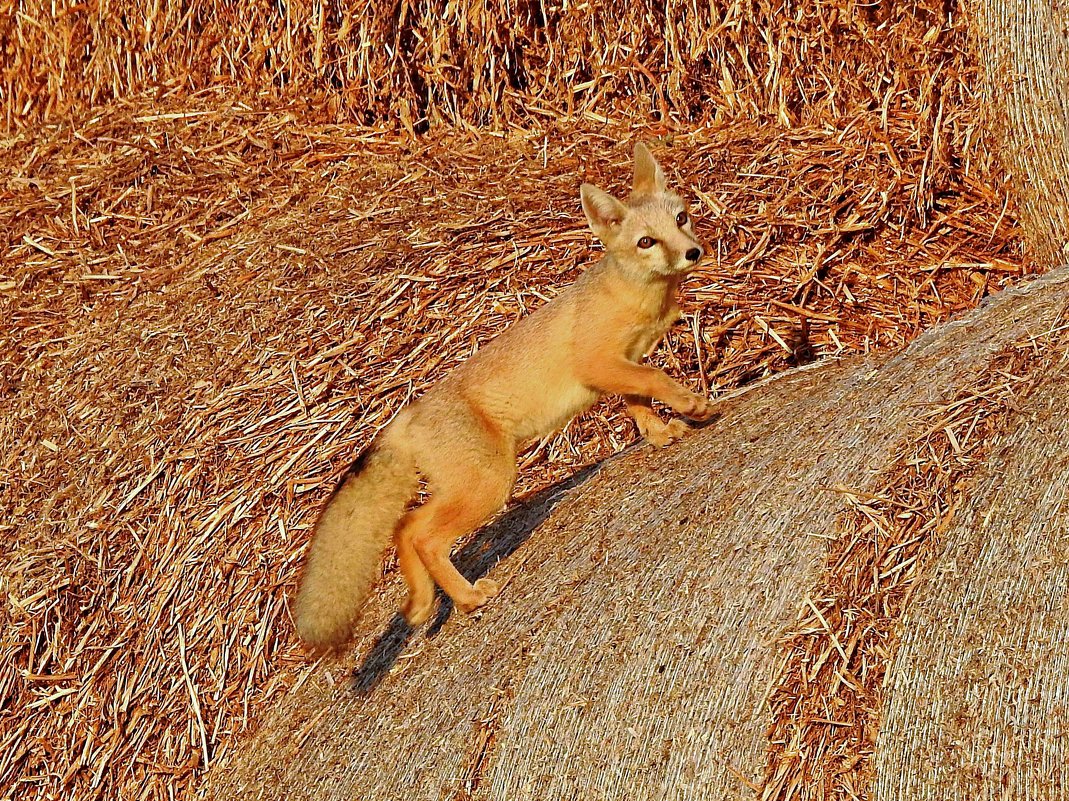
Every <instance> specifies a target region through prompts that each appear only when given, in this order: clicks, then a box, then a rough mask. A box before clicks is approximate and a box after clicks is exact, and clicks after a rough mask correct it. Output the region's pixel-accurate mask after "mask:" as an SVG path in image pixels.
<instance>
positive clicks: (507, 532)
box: [352, 464, 601, 694]
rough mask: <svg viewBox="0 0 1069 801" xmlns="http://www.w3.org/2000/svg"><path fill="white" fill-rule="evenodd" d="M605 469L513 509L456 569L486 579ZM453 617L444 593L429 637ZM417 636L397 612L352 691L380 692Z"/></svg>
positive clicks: (468, 549)
mask: <svg viewBox="0 0 1069 801" xmlns="http://www.w3.org/2000/svg"><path fill="white" fill-rule="evenodd" d="M600 466H601V465H600V464H595V465H590V466H589V467H585V468H583V469H582V470H580V471H579V472H578V473H576V474H575V475H574V476H572V477H571V478H569V479H567V480H566V481H562V482H560V483H559V484H555V485H553V486H552V487H547V488H546V489H544V490H542V491H541V492H539V493H537V494H535V495H533V496H531V497H530V498H529V499H528V500H527V502H526V503H524V504H523V505H521V506H517V507H515V508H514V509H510V510H509V511H508V512H506V513H505V514H504V515H502V516H501V517H499V518H498V519H497V520H495V521H494V522H493V523H491V524H490V525H488V526H484V527H483V528H481V529H480V530H479V531H478V533H477V534H476V535H475V537H474V539H472V541H471V542H469V543H468V544H467V545H465V546H464V547H463V548H462V549H461V550H460V551H459V552H457V553H456V554H455V555H454V557H453V561H454V562H455V563H456V566H457V569H458V570H459V571H460V572H461V573H462V574H463V575H464V577H465V578H467V579H468V580H469V581H475V580H476V579H477V578H480V577H482V576H484V575H486V573H487V572H488V571H489V570H490V568H491V567H493V566H494V565H495V564H497V562H499V561H500V560H502V559H504V558H505V557H507V556H509V555H511V554H512V553H513V552H515V551H516V549H518V548H519V547H520V546H521V545H522V544H523V543H524V542H526V541H527V539H528V538H529V537H530V536H531V534H532V533H533V532H534V530H535V529H536V528H538V526H539V525H541V523H542V521H543V520H545V519H546V518H547V517H549V513H550V512H552V511H553V509H554V507H556V505H557V504H558V503H560V501H561V500H562V499H563V498H564V495H565V493H566V492H567V491H568V490H570V489H573V488H575V487H578V486H579V485H580V484H582V483H583V482H585V481H586V480H587V479H589V478H590V477H591V476H592V475H594V473H596V472H597V470H598V468H599V467H600ZM452 613H453V602H452V600H450V598H449V597H448V596H447V595H445V594H443V593H442V592H441V591H440V590H439V591H438V614H437V616H436V617H435V618H434V620H433V621H431V624H430V626H429V627H428V628H427V636H428V637H433V636H434V635H436V634H437V633H438V632H439V631H440V630H441V628H442V626H443V625H445V622H446V621H447V620H449V617H450V615H452ZM413 633H414V629H413V628H412V627H411V626H409V625H408V623H407V622H406V621H405V619H404V617H402V616H401V614H400V613H398V614H397V615H396V616H395V617H394V619H393V620H392V621H391V622H390V625H389V627H388V628H387V629H386V631H384V632H383V633H382V635H381V636H380V637H379V639H378V640H377V641H376V642H375V645H374V646H373V647H372V648H371V651H370V652H369V653H368V655H367V657H365V659H364V661H363V663H362V664H361V665H360V667H359V668H357V670H356V672H355V673H354V674H353V683H352V687H353V689H354V690H355V691H356V692H357V693H360V694H366V693H369V692H371V691H372V690H373V689H375V687H376V686H377V685H378V683H379V682H380V681H381V680H382V679H383V678H384V677H385V676H386V674H387V673H389V672H390V668H391V667H393V665H394V663H395V662H396V661H397V657H399V656H400V655H401V653H402V651H404V649H405V646H406V645H407V644H408V641H409V640H410V639H411V638H412V635H413Z"/></svg>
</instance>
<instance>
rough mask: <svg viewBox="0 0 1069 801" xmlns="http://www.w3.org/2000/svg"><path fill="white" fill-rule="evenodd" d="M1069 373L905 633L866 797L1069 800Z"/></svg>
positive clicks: (987, 477) (985, 491) (974, 501)
mask: <svg viewBox="0 0 1069 801" xmlns="http://www.w3.org/2000/svg"><path fill="white" fill-rule="evenodd" d="M1067 379H1069V373H1067V371H1066V361H1065V358H1064V353H1063V358H1062V360H1061V362H1060V364H1059V365H1058V366H1057V369H1056V370H1054V371H1052V374H1051V375H1050V377H1049V378H1048V379H1047V380H1045V381H1044V383H1043V385H1042V386H1041V387H1040V388H1039V389H1038V390H1036V391H1035V392H1033V393H1032V394H1031V396H1030V397H1029V400H1028V403H1027V404H1025V405H1023V406H1022V408H1020V409H1019V410H1018V411H1017V412H1016V414H1014V416H1013V417H1014V424H1013V427H1012V430H1010V431H1009V432H1008V433H1007V434H1006V436H1005V437H1003V438H1002V439H1001V441H1000V442H999V443H998V447H997V450H996V451H995V452H994V453H992V455H991V457H990V459H989V460H988V462H987V464H986V465H985V466H984V470H983V475H982V476H981V477H980V478H979V480H978V481H977V482H976V485H975V487H974V489H973V490H972V491H971V492H970V493H969V498H968V501H967V503H966V504H965V506H964V508H962V509H961V510H960V511H959V512H958V514H956V515H955V521H954V525H953V526H952V527H951V529H950V531H949V532H948V533H947V535H946V537H945V543H944V545H943V548H942V551H941V552H940V554H939V557H938V559H937V560H936V561H935V563H934V564H933V565H932V566H931V567H929V568H928V570H927V571H926V578H925V579H924V580H923V581H922V583H921V585H920V586H919V588H918V590H917V593H916V597H915V600H914V601H913V604H912V605H911V607H910V610H909V611H908V612H907V614H906V616H905V619H904V620H903V624H902V636H901V641H900V644H899V647H898V650H897V653H896V655H895V658H894V661H893V663H892V665H891V667H890V669H889V671H888V675H889V679H890V680H889V687H888V700H887V701H886V705H885V709H884V720H883V724H882V726H881V730H880V738H879V744H878V748H877V751H876V758H875V765H876V779H875V783H874V787H873V798H874V799H900V798H909V799H913V801H930V800H933V799H971V798H986V797H992V796H991V794H992V793H993V792H994V791H996V790H997V791H998V795H997V797H999V798H1007V799H1017V798H1022V799H1023V798H1027V799H1037V800H1038V799H1052V800H1053V799H1062V798H1066V797H1067V793H1069V748H1067V744H1066V732H1067V731H1069V710H1067V708H1066V705H1065V698H1066V696H1067V695H1069V450H1067V448H1066V443H1067V442H1069V417H1067V416H1066V414H1065V409H1066V405H1067V401H1069V380H1067Z"/></svg>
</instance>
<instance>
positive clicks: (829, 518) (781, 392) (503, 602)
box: [209, 269, 1069, 799]
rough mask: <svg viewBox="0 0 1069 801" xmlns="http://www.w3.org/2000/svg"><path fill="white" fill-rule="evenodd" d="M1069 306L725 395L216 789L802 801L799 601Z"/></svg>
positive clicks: (1038, 285)
mask: <svg viewBox="0 0 1069 801" xmlns="http://www.w3.org/2000/svg"><path fill="white" fill-rule="evenodd" d="M1067 304H1069V269H1062V270H1058V271H1055V272H1053V273H1051V274H1049V275H1048V276H1046V277H1044V278H1042V279H1039V280H1037V281H1035V282H1033V283H1031V284H1029V285H1027V286H1025V287H1023V288H1021V289H1015V290H1006V291H1005V292H1003V293H1001V294H999V295H997V296H995V297H993V298H992V299H991V300H990V301H988V302H987V303H985V304H984V305H983V307H981V308H980V309H978V310H977V311H975V312H972V313H970V314H969V315H966V316H964V317H963V318H962V319H960V320H957V321H955V322H952V323H949V324H946V325H943V326H940V327H937V328H936V329H933V330H932V331H930V332H928V333H926V334H925V335H923V336H922V337H921V338H919V339H918V340H917V341H916V342H914V343H913V344H912V345H910V346H909V347H908V348H907V349H906V350H905V351H904V352H903V353H901V354H899V355H897V356H894V357H893V358H887V357H869V358H865V359H857V358H854V359H847V360H842V361H838V362H830V363H825V364H822V365H819V366H814V367H812V368H810V369H806V370H799V371H794V372H792V373H790V374H787V375H784V376H781V377H778V378H776V379H774V380H772V381H770V382H768V383H765V384H763V385H761V386H759V387H756V388H753V389H750V390H748V391H745V392H744V393H742V394H740V395H736V396H735V397H733V398H730V399H728V400H725V401H723V402H721V404H720V405H719V411H720V415H721V416H720V417H719V419H718V420H717V421H716V422H715V423H714V424H713V425H711V426H709V427H708V428H706V429H704V430H702V431H701V432H699V433H695V435H694V436H693V437H692V438H690V439H687V440H684V441H683V442H682V443H680V444H679V445H678V446H677V447H674V448H672V449H669V450H667V451H664V452H651V451H647V450H635V451H631V452H629V453H628V454H626V455H623V456H621V457H619V458H616V459H613V460H611V461H610V462H609V463H607V464H605V465H603V466H602V467H601V469H600V470H599V471H598V472H597V473H596V474H594V475H592V476H590V477H588V478H586V479H585V481H584V482H583V483H582V485H581V486H580V487H579V488H578V489H576V490H573V491H572V492H570V493H568V494H567V495H566V496H565V497H563V498H562V499H559V500H558V499H554V500H553V501H551V503H554V504H555V507H554V508H553V509H552V511H550V513H549V515H548V517H546V519H545V521H544V522H542V523H541V524H540V525H539V526H538V527H537V529H536V530H535V531H534V532H533V534H532V535H531V537H530V539H529V540H528V541H527V542H526V543H524V546H523V552H522V556H521V555H519V554H516V555H513V556H512V557H511V558H510V559H509V560H507V561H505V562H503V563H501V564H500V565H499V566H498V568H497V571H496V575H497V577H498V578H500V579H503V580H504V581H503V583H505V585H506V589H505V591H504V592H503V593H502V595H501V596H499V597H498V598H496V599H495V601H494V603H493V604H491V605H489V606H488V607H486V609H485V611H484V612H482V613H481V614H480V615H478V616H477V618H476V619H475V620H472V621H468V622H466V623H464V624H462V625H457V626H453V625H452V624H450V625H451V628H450V630H449V631H448V634H446V633H443V634H441V635H439V636H437V637H431V638H428V639H422V638H419V639H411V640H410V637H409V635H408V633H407V631H406V630H405V628H404V626H403V624H402V623H400V622H399V621H398V620H397V619H394V620H393V622H392V623H391V622H390V621H391V617H392V616H393V614H394V610H395V609H396V603H397V601H398V598H397V597H396V595H397V593H396V592H392V593H390V595H389V596H388V597H387V598H386V599H385V601H386V603H385V604H384V605H383V604H377V605H376V607H375V608H374V609H373V611H372V613H371V614H370V616H369V618H368V619H367V620H366V622H365V623H364V625H363V627H362V629H361V633H360V636H359V638H358V640H357V653H360V654H365V655H366V657H365V659H364V661H363V663H362V664H361V665H360V667H359V668H358V669H357V671H356V673H355V676H353V677H352V678H350V677H347V675H346V674H347V668H346V662H345V661H342V662H341V663H340V664H335V665H325V668H326V670H324V671H323V672H322V673H320V674H319V676H317V677H313V678H312V679H311V680H310V681H308V682H307V683H306V684H305V685H304V686H303V687H302V688H301V689H300V690H299V691H298V692H297V693H295V694H294V695H293V696H292V697H291V698H289V699H288V700H287V701H286V703H285V704H284V705H283V707H282V708H281V709H280V710H277V711H274V712H273V713H272V714H271V715H270V716H269V717H268V718H267V719H265V722H264V725H263V728H262V730H261V732H260V734H259V735H258V736H257V737H256V738H254V739H253V740H252V741H251V742H250V743H249V744H248V745H247V746H245V747H244V748H243V749H242V750H241V751H240V752H238V753H237V754H236V755H235V756H234V757H233V758H231V759H230V760H227V761H225V762H224V763H222V764H220V765H218V766H216V769H215V771H214V773H213V775H212V777H211V779H210V781H209V786H210V790H209V796H210V797H214V798H265V799H274V798H278V799H282V798H286V799H294V798H320V799H323V798H327V799H331V798H339V799H340V798H351V797H353V796H359V797H361V798H366V799H376V798H384V799H386V798H397V797H399V796H400V795H402V794H408V795H414V796H418V797H421V798H510V799H513V798H538V799H573V798H577V797H581V798H591V799H608V798H653V797H671V798H677V797H678V798H689V797H698V798H706V797H717V798H730V799H736V798H738V799H742V798H750V797H753V794H754V793H755V791H757V790H759V789H760V788H761V787H762V785H765V788H766V793H768V797H778V796H776V795H773V794H772V793H775V792H778V790H779V788H777V787H775V786H774V785H773V784H772V783H769V784H766V783H765V778H766V776H765V769H766V750H767V748H768V740H767V736H766V735H767V729H768V718H767V706H766V703H767V701H766V694H767V693H768V692H769V689H770V685H772V684H774V682H775V679H776V677H777V676H778V675H779V673H780V669H781V666H782V662H783V661H784V660H789V659H790V658H791V650H790V647H789V645H788V647H787V648H786V649H784V650H781V649H779V648H777V647H775V646H776V642H777V639H778V638H779V637H780V636H781V635H782V633H783V632H784V631H787V630H791V629H792V627H793V625H794V624H795V619H796V614H797V613H798V610H799V608H802V609H803V610H808V609H809V608H812V609H815V610H819V608H823V609H825V610H826V611H827V610H828V605H829V599H828V598H827V597H825V596H823V595H818V594H815V593H817V592H819V591H820V590H821V588H822V587H823V586H824V585H823V584H822V579H823V568H824V564H825V554H826V552H827V550H828V541H829V538H832V537H833V536H834V534H833V533H834V532H835V531H836V522H837V519H838V518H839V517H840V516H841V515H843V513H844V507H845V504H844V493H845V494H847V495H851V496H854V497H858V498H870V497H874V496H876V495H878V494H879V493H880V491H881V486H882V482H883V477H884V474H883V473H882V472H880V471H879V470H876V469H874V468H875V467H877V466H882V465H887V464H889V463H892V456H893V455H894V454H895V453H896V452H898V451H899V450H900V449H901V448H903V447H908V446H909V445H911V444H912V442H913V441H914V439H915V438H916V436H917V433H918V431H917V428H916V427H915V425H914V423H915V422H916V421H917V419H918V417H921V416H923V415H924V412H923V411H922V410H924V409H925V408H926V407H931V406H932V405H933V404H934V405H939V404H941V403H945V402H950V401H954V400H955V399H956V398H958V396H959V395H960V393H961V392H962V391H963V390H966V389H971V390H976V389H978V388H982V387H983V386H984V385H985V383H986V382H987V381H988V380H989V379H990V378H991V377H992V376H995V375H997V374H998V373H997V370H998V368H999V367H1000V366H1001V365H1002V363H1003V362H1002V359H1003V358H1004V357H1005V353H1006V352H1007V351H1008V350H1012V349H1013V348H1014V346H1015V344H1016V343H1018V342H1019V341H1020V340H1022V339H1027V338H1028V337H1030V336H1032V335H1035V334H1042V332H1045V331H1049V330H1051V329H1054V328H1057V327H1059V326H1060V325H1062V324H1064V322H1065V319H1064V317H1063V316H1062V311H1063V309H1064V308H1065V307H1066V305H1067ZM1037 364H1039V365H1042V361H1039V362H1037ZM1040 372H1042V370H1041V371H1040ZM1054 378H1055V379H1057V381H1060V375H1055V376H1054ZM1057 381H1056V382H1055V385H1057ZM1035 397H1036V398H1037V399H1039V398H1040V395H1036V396H1035ZM1007 408H1008V407H1007ZM940 413H941V414H942V409H940ZM937 422H938V418H937ZM945 425H950V424H949V423H946V424H945ZM959 433H960V435H961V436H960V440H961V441H962V442H965V443H966V444H968V437H967V435H966V432H964V431H963V432H959ZM814 442H819V443H820V444H819V447H814ZM695 465H700V466H701V468H700V469H699V470H695V469H694V466H695ZM1044 486H1047V487H1049V486H1051V485H1049V484H1044ZM1054 486H1057V485H1054ZM915 511H916V512H917V514H918V515H923V514H924V513H925V511H926V510H925V509H923V508H918V509H916V510H915ZM543 515H544V511H542V510H539V511H537V512H536V513H535V514H534V517H535V522H537V519H538V518H540V517H542V516H543ZM531 524H532V523H531V521H527V522H524V521H522V520H511V521H509V522H508V523H507V524H505V525H502V526H500V527H499V529H500V530H498V531H490V532H487V535H486V539H485V540H483V539H480V541H479V542H478V543H476V544H475V545H474V546H473V547H472V549H471V550H470V551H469V553H468V554H467V556H468V560H467V561H468V568H469V571H470V572H471V573H472V574H477V573H481V572H482V571H483V570H485V569H486V568H487V567H488V566H489V564H490V563H492V560H493V559H494V557H495V556H496V555H497V554H494V553H493V552H491V553H490V554H489V555H487V554H486V553H485V552H480V546H486V544H487V543H489V542H491V541H492V540H491V537H494V536H495V535H497V537H498V538H500V537H501V536H502V535H503V538H504V541H505V545H504V546H503V547H504V548H505V549H506V550H508V549H511V548H513V547H514V546H515V543H516V542H517V541H518V540H522V539H523V538H525V537H526V536H527V535H528V534H529V533H530V526H531ZM927 529H928V534H929V536H930V537H932V538H935V539H937V540H938V527H936V526H929V527H927ZM846 533H849V530H847V531H846ZM902 544H904V543H898V542H896V541H894V540H893V539H890V540H884V541H883V543H882V545H883V547H884V549H885V551H887V550H889V551H890V552H892V553H893V552H895V551H896V550H898V548H899V547H900V546H901V545H902ZM499 547H500V546H499ZM908 565H909V561H907V562H906V563H905V566H906V567H908ZM885 567H886V566H885ZM900 570H901V568H894V569H892V573H898V572H900ZM806 617H807V619H810V620H812V621H813V625H815V626H816V627H817V628H818V629H820V628H821V627H822V626H823V627H829V626H831V627H836V626H838V625H840V624H842V621H841V620H840V619H839V618H838V617H832V615H831V614H830V612H829V613H827V614H822V613H821V612H820V611H817V614H816V616H815V617H813V616H812V615H810V614H809V613H808V611H806ZM384 632H385V633H384ZM831 638H832V640H835V641H837V638H836V635H835V631H834V629H833V630H832V635H831ZM409 645H411V648H412V650H410V651H409V650H408V646H409ZM847 649H849V650H847ZM829 650H830V653H829V654H825V655H824V658H823V661H824V662H828V661H831V665H830V667H831V668H832V671H831V672H832V673H835V674H838V675H839V676H840V677H841V682H845V683H854V682H857V681H863V680H864V671H863V668H864V666H865V663H866V659H867V657H868V654H867V653H864V654H863V653H861V652H858V651H856V650H855V649H854V648H852V647H851V644H849V643H848V642H847V641H846V640H843V641H842V642H840V643H838V647H837V648H831V649H829ZM1062 652H1063V653H1064V649H1062ZM840 659H841V661H840ZM819 671H820V666H818V667H817V670H816V671H814V672H813V674H812V678H813V679H814V680H815V679H817V674H818V673H819ZM858 676H861V677H862V678H861V679H859V678H858ZM821 681H823V677H821ZM838 723H839V721H838V720H837V719H835V718H830V719H829V720H827V724H829V725H831V726H834V725H836V724H838ZM1060 753H1063V754H1064V752H1060ZM831 789H833V788H831V787H829V790H831ZM792 792H801V794H802V796H803V797H821V796H820V795H817V794H815V793H814V794H810V793H806V792H802V791H800V790H799V789H798V788H797V786H796V787H795V788H794V789H793V791H792ZM789 795H790V794H788V796H789ZM1048 797H1051V798H1053V797H1054V796H1048Z"/></svg>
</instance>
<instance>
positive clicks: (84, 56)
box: [0, 0, 967, 130]
mask: <svg viewBox="0 0 1069 801" xmlns="http://www.w3.org/2000/svg"><path fill="white" fill-rule="evenodd" d="M963 37H964V28H963V26H962V25H961V22H960V19H959V17H958V16H957V15H956V14H954V13H952V12H948V10H947V9H945V8H944V3H943V2H942V0H924V2H916V3H910V4H908V5H902V4H858V3H854V2H847V1H846V0H802V1H801V2H797V1H792V2H786V0H750V2H745V3H738V2H736V3H730V4H711V3H698V2H693V1H692V0H688V2H680V3H669V4H667V5H666V4H665V3H663V2H657V0H635V1H634V2H630V3H626V4H623V5H621V6H619V7H615V6H614V7H608V6H604V5H600V4H597V3H563V4H550V3H540V2H526V0H493V1H492V2H485V0H454V2H449V3H444V4H443V3H440V2H433V1H432V0H414V1H413V2H402V3H383V2H367V1H365V2H361V3H357V4H355V5H352V4H345V3H340V4H333V3H327V2H320V1H319V0H314V1H309V0H300V1H299V2H287V3H274V2H267V1H266V0H239V1H238V2H222V0H212V1H211V2H201V3H197V4H195V5H189V6H186V5H181V4H177V5H176V4H170V3H162V4H161V3H149V4H144V3H137V4H135V3H127V2H122V0H106V1H105V2H98V3H54V2H50V0H26V2H22V3H19V5H18V6H17V7H16V6H13V5H9V6H7V7H6V8H5V9H4V10H3V11H0V50H3V51H4V52H5V53H6V54H7V56H8V59H9V61H8V64H7V68H6V69H5V71H4V74H3V80H2V82H0V101H2V104H3V107H4V110H5V112H6V115H5V116H6V121H7V124H8V127H9V128H10V127H11V126H12V125H15V124H19V123H20V121H26V122H33V121H35V120H40V119H41V118H55V117H57V116H63V115H65V114H66V113H68V112H69V111H70V110H74V109H78V108H79V107H85V106H87V105H97V104H99V103H102V102H104V101H107V100H110V99H123V98H128V97H130V96H132V95H136V94H138V93H140V92H143V91H146V90H149V91H153V92H158V93H180V94H188V93H190V92H194V93H195V92H198V91H202V90H205V89H208V88H211V87H213V86H217V85H220V84H223V85H226V86H229V87H234V88H236V89H237V90H238V91H239V93H240V95H241V99H242V100H243V101H244V102H247V103H253V104H256V105H259V104H262V103H264V102H265V101H267V102H271V101H277V100H278V99H280V98H291V99H292V98H299V99H303V100H306V101H307V100H308V99H314V100H313V104H312V105H313V106H314V107H315V108H317V109H318V111H319V112H320V113H324V114H326V115H329V116H331V117H334V118H335V119H338V120H346V121H356V122H361V123H364V124H371V123H387V124H389V125H391V126H399V127H403V128H405V129H408V130H424V129H425V128H426V127H427V126H428V125H430V124H434V123H438V122H447V123H450V124H453V125H458V126H468V125H480V126H482V125H490V126H493V127H495V128H500V127H504V126H507V125H510V124H526V125H532V124H533V125H536V126H541V125H545V124H552V123H553V122H554V121H556V120H557V119H560V118H561V117H572V118H582V117H587V118H589V119H590V120H593V121H597V122H602V123H604V122H605V121H606V120H607V119H608V118H621V117H625V118H626V117H631V116H636V115H637V116H638V117H639V118H642V119H646V120H650V119H659V120H660V121H661V122H663V123H669V124H673V123H677V122H679V121H682V120H689V121H693V122H699V121H700V122H712V121H714V120H717V119H722V118H738V117H743V116H751V115H757V114H763V115H767V116H769V117H774V118H776V119H778V120H779V121H780V122H782V123H783V124H787V125H794V124H803V125H804V124H810V123H813V122H816V121H817V120H834V119H841V118H843V117H846V116H849V115H851V114H853V113H855V112H856V111H857V110H874V109H878V110H881V111H883V112H884V113H885V115H886V114H893V113H900V112H905V113H908V114H911V115H915V116H917V117H919V118H921V119H922V120H923V124H925V125H930V124H931V123H932V122H934V121H935V118H936V115H937V113H938V104H939V103H940V102H941V101H947V102H949V103H950V104H951V105H953V104H955V103H956V98H957V94H958V91H957V89H955V90H954V91H952V92H950V93H948V94H947V95H946V96H935V95H933V94H932V88H933V86H934V85H935V84H937V83H938V84H944V85H949V83H953V82H958V81H965V80H966V76H963V75H960V74H956V73H958V70H959V68H960V66H961V60H960V53H961V50H962V47H961V45H962V43H963ZM948 79H949V81H948ZM965 86H966V85H965V84H964V83H963V84H962V86H961V89H963V90H965V91H967V89H966V88H965ZM952 98H954V99H953V100H952Z"/></svg>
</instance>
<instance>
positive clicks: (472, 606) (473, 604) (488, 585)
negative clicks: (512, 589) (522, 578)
mask: <svg viewBox="0 0 1069 801" xmlns="http://www.w3.org/2000/svg"><path fill="white" fill-rule="evenodd" d="M472 590H473V593H472V597H471V598H470V599H469V602H467V603H460V602H457V609H459V610H460V611H461V612H464V613H466V614H470V613H472V612H474V611H475V610H476V609H478V608H479V607H480V606H483V605H485V604H486V602H487V601H489V600H490V599H491V598H493V597H494V596H495V595H497V594H498V592H499V589H498V586H497V582H496V581H494V580H493V579H488V578H481V579H479V580H478V581H476V582H475V584H474V585H473V586H472Z"/></svg>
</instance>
